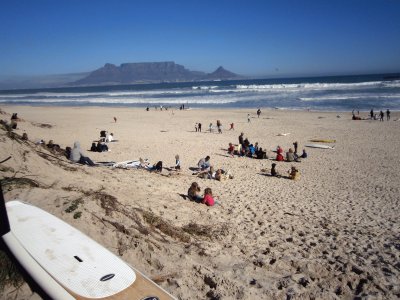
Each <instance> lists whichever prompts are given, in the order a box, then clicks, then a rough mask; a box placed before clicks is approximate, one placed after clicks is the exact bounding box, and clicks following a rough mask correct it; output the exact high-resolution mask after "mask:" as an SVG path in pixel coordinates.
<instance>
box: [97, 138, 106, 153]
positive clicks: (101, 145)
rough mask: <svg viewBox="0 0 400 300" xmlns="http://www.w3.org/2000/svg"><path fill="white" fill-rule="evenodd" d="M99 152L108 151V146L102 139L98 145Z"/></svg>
mask: <svg viewBox="0 0 400 300" xmlns="http://www.w3.org/2000/svg"><path fill="white" fill-rule="evenodd" d="M96 149H97V152H106V151H108V146H107V145H106V144H105V143H104V142H103V141H102V140H99V141H98V142H97V146H96Z"/></svg>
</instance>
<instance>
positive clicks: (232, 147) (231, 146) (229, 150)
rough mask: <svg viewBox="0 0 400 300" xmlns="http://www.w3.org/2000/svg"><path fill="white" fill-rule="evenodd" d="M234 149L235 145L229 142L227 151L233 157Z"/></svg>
mask: <svg viewBox="0 0 400 300" xmlns="http://www.w3.org/2000/svg"><path fill="white" fill-rule="evenodd" d="M234 151H235V146H233V144H232V143H229V148H228V153H229V154H230V155H231V156H232V157H233V152H234Z"/></svg>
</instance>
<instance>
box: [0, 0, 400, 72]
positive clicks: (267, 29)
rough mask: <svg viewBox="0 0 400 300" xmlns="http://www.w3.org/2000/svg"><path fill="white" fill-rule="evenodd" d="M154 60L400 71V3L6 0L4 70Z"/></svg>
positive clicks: (247, 67) (0, 61)
mask: <svg viewBox="0 0 400 300" xmlns="http://www.w3.org/2000/svg"><path fill="white" fill-rule="evenodd" d="M153 61H175V62H176V63H178V64H182V65H184V66H185V67H186V68H188V69H190V70H198V71H204V72H212V71H214V70H215V69H216V68H217V67H218V66H220V65H222V66H223V67H225V68H226V69H228V70H230V71H232V72H235V73H238V74H243V75H257V76H258V75H267V76H279V75H282V76H283V75H287V74H294V75H323V74H349V73H379V72H400V1H399V0H375V1H370V0H359V1H358V0H315V1H311V0H309V1H307V0H293V1H285V0H271V1H269V0H260V1H253V0H247V1H235V0H226V1H225V0H212V1H208V0H201V1H200V0H199V1H191V0H180V1H173V0H160V1H158V0H148V1H119V0H107V1H101V0H77V1H75V0H65V1H57V0H48V1H46V0H0V76H3V77H4V76H15V75H44V74H63V73H75V72H86V71H93V70H94V69H97V68H99V67H101V66H103V65H104V64H105V63H113V64H116V65H119V64H121V63H125V62H153Z"/></svg>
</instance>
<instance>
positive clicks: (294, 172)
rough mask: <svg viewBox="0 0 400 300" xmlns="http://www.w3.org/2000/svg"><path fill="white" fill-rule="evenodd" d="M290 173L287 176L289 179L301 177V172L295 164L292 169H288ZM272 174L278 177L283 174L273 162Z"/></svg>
mask: <svg viewBox="0 0 400 300" xmlns="http://www.w3.org/2000/svg"><path fill="white" fill-rule="evenodd" d="M288 174H289V176H288V177H287V178H288V179H292V180H298V179H300V172H299V170H298V169H297V168H296V167H295V166H292V167H291V168H290V170H289V171H288ZM271 176H274V177H278V178H280V177H282V175H281V174H280V173H279V172H278V171H277V170H276V163H273V164H272V165H271Z"/></svg>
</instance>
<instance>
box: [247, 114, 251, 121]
mask: <svg viewBox="0 0 400 300" xmlns="http://www.w3.org/2000/svg"><path fill="white" fill-rule="evenodd" d="M247 123H250V114H247Z"/></svg>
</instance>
